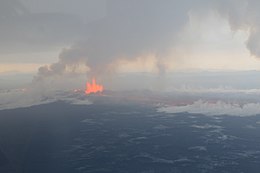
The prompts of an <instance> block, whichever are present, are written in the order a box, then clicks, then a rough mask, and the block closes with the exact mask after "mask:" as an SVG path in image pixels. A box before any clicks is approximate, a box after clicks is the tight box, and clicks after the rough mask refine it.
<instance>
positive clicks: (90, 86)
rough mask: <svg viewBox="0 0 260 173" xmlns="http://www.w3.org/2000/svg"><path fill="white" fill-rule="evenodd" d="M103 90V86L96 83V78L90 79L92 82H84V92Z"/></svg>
mask: <svg viewBox="0 0 260 173" xmlns="http://www.w3.org/2000/svg"><path fill="white" fill-rule="evenodd" d="M103 90H104V87H103V86H102V85H99V84H97V83H96V79H95V78H93V79H92V83H89V82H87V83H86V90H85V93H86V94H91V93H98V92H102V91H103Z"/></svg>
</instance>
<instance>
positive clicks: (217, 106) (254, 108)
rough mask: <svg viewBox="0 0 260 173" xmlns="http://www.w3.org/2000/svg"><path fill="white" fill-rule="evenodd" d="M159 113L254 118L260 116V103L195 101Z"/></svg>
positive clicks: (170, 107)
mask: <svg viewBox="0 0 260 173" xmlns="http://www.w3.org/2000/svg"><path fill="white" fill-rule="evenodd" d="M158 111H159V112H165V113H169V114H174V113H182V112H187V113H192V114H203V115H209V116H217V115H228V116H241V117H244V116H254V115H259V114H260V103H246V104H242V105H241V104H238V103H227V102H224V101H217V102H215V103H212V102H207V101H203V100H198V101H195V102H194V103H193V104H189V105H185V106H168V107H162V108H159V109H158Z"/></svg>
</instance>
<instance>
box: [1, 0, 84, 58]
mask: <svg viewBox="0 0 260 173" xmlns="http://www.w3.org/2000/svg"><path fill="white" fill-rule="evenodd" d="M84 28H85V25H84V23H83V22H82V21H81V19H80V18H79V17H78V16H76V15H74V14H69V13H48V12H38V13H37V12H31V11H30V9H29V8H27V7H26V6H25V5H24V4H23V3H22V2H21V1H19V0H2V1H0V38H1V40H0V50H1V54H3V53H14V52H15V53H19V52H34V51H42V50H49V49H53V47H60V46H61V45H64V44H66V43H67V44H71V42H73V41H74V40H75V39H79V38H80V37H79V36H80V35H82V34H81V33H83V32H82V31H83V30H84Z"/></svg>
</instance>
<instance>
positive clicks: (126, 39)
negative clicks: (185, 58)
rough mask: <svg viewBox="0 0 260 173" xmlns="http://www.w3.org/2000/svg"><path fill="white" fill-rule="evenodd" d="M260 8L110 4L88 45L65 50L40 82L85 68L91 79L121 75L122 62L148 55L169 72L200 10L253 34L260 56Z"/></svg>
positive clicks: (242, 3) (187, 0) (252, 2)
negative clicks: (194, 14)
mask: <svg viewBox="0 0 260 173" xmlns="http://www.w3.org/2000/svg"><path fill="white" fill-rule="evenodd" d="M258 7H259V1H257V0H210V1H207V0H184V1H178V0H165V1H158V0H131V1H122V0H108V1H107V12H106V16H105V17H104V18H102V19H100V20H98V21H95V22H92V23H90V24H89V26H88V29H87V30H86V31H85V34H84V36H82V40H83V41H80V42H78V43H75V44H74V45H73V46H71V47H70V48H67V49H64V50H63V51H62V52H61V53H60V55H59V61H58V62H57V63H54V64H52V65H50V66H43V67H41V68H39V71H38V75H37V76H36V78H35V79H36V80H39V79H42V78H45V77H47V76H53V75H62V74H64V73H66V72H67V71H69V72H73V73H75V72H76V71H77V69H78V67H79V66H80V67H82V66H84V67H85V69H84V70H85V71H86V72H87V74H88V75H89V76H93V75H96V76H102V75H103V74H107V73H108V72H111V71H116V69H117V66H118V64H119V63H118V62H119V61H120V60H122V59H124V60H127V61H134V60H135V59H136V57H138V56H140V55H142V54H148V53H153V54H155V55H156V58H157V59H158V60H157V62H158V64H156V65H155V66H156V67H157V68H158V71H159V73H160V74H162V73H165V68H166V67H165V64H167V63H165V62H164V61H165V58H166V57H167V56H168V54H169V51H170V49H171V48H173V47H174V46H175V45H177V44H178V38H179V37H178V36H179V35H178V34H179V33H180V32H181V31H182V29H183V27H184V26H185V25H186V24H187V23H188V22H189V15H192V12H194V11H204V12H208V11H212V10H213V11H216V12H217V13H219V15H221V16H222V17H223V18H225V19H227V20H228V21H229V23H230V27H231V28H232V29H233V30H234V31H238V30H244V31H248V32H249V37H248V40H247V42H246V46H247V48H248V50H249V51H250V52H251V54H252V55H253V56H256V57H260V28H259V27H260V23H259V20H258V19H259V17H260V11H259V10H258ZM172 58H177V57H174V56H173V57H172ZM84 70H83V71H84Z"/></svg>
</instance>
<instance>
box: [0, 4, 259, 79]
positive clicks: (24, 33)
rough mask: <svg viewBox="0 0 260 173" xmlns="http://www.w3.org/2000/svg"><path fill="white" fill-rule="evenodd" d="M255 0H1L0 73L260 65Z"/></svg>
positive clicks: (193, 68) (241, 68)
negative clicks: (81, 67)
mask: <svg viewBox="0 0 260 173" xmlns="http://www.w3.org/2000/svg"><path fill="white" fill-rule="evenodd" d="M257 4H258V1H256V0H238V1H234V0H227V1H222V0H220V1H216V0H210V1H205V0H195V1H192V0H184V1H174V0H171V1H170V0H166V1H164V2H161V1H157V0H151V1H148V0H141V1H137V0H134V1H120V0H107V1H106V0H74V1H71V0H44V1H42V0H37V1H35V0H2V1H1V2H0V6H1V7H0V8H1V12H0V16H1V18H0V22H1V30H0V36H1V40H0V45H1V46H0V50H1V51H0V52H1V53H0V74H1V73H6V72H21V73H37V71H38V68H39V67H41V66H44V65H50V64H53V63H56V65H57V62H58V64H62V63H65V64H66V65H68V66H69V65H71V64H73V63H74V64H79V63H81V64H84V63H85V64H86V66H88V67H91V66H94V67H92V69H91V71H93V73H94V74H97V75H99V73H104V72H102V71H101V70H100V69H104V68H108V66H110V68H111V66H112V68H114V69H117V68H118V66H119V69H117V72H121V71H124V72H125V71H131V72H132V71H150V72H159V73H161V72H164V71H174V70H220V71H221V70H224V71H228V70H259V67H260V61H259V60H258V58H257V57H258V55H259V54H260V52H259V50H258V49H259V43H258V39H259V35H258V32H259V31H258V20H257V16H258V15H259V10H258V9H257V8H256V7H257ZM65 49H67V53H66V51H64V50H65ZM65 54H70V55H65ZM76 54H78V55H76ZM65 56H70V57H66V58H64V57H65ZM78 56H82V57H78ZM83 56H84V57H83ZM65 59H66V60H65ZM67 59H70V60H69V61H70V62H68V61H67ZM63 61H67V62H63ZM59 62H60V63H59ZM112 64H117V65H116V66H114V65H112ZM118 64H120V65H118ZM166 64H167V65H166ZM50 71H52V69H50ZM54 73H55V72H54ZM94 74H93V75H94ZM40 75H43V74H40Z"/></svg>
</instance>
